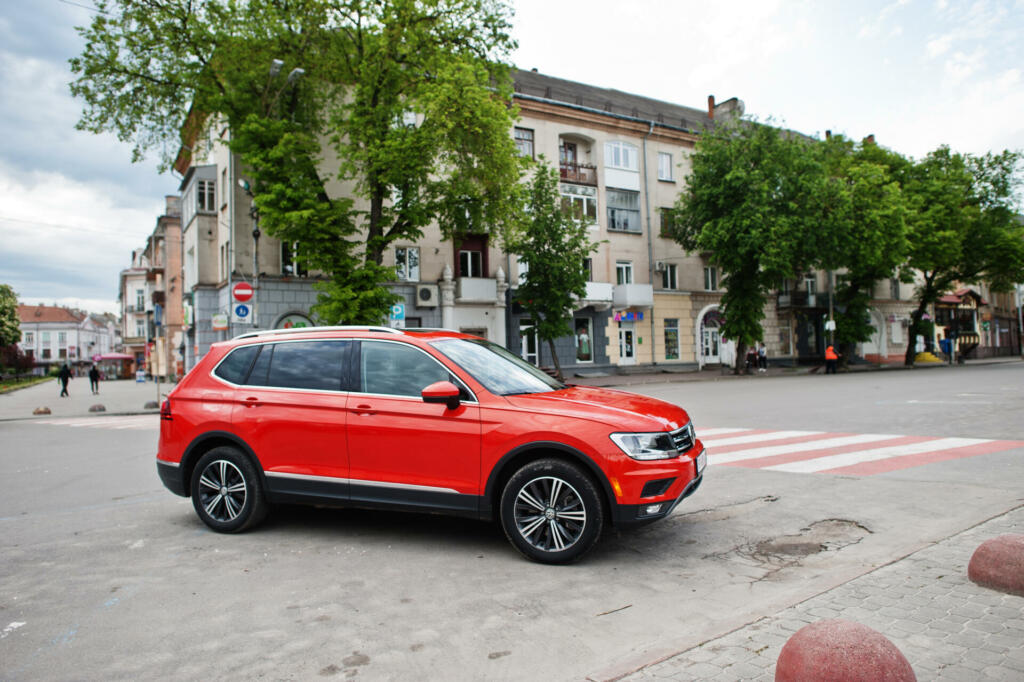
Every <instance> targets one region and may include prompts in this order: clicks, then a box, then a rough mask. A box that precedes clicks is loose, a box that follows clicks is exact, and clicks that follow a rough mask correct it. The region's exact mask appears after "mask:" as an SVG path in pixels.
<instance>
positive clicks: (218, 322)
mask: <svg viewBox="0 0 1024 682" xmlns="http://www.w3.org/2000/svg"><path fill="white" fill-rule="evenodd" d="M210 324H211V325H213V331H215V332H221V331H226V330H227V328H228V316H227V314H225V313H217V314H215V315H214V316H213V317H211V318H210Z"/></svg>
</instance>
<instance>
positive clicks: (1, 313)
mask: <svg viewBox="0 0 1024 682" xmlns="http://www.w3.org/2000/svg"><path fill="white" fill-rule="evenodd" d="M19 341H21V320H20V319H19V318H18V295H17V294H15V293H14V289H13V288H11V285H9V284H0V346H9V345H13V344H15V343H18V342H19Z"/></svg>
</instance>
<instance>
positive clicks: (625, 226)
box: [607, 189, 641, 232]
mask: <svg viewBox="0 0 1024 682" xmlns="http://www.w3.org/2000/svg"><path fill="white" fill-rule="evenodd" d="M607 197H608V229H609V230H619V231H622V232H640V231H641V229H640V192H630V191H627V190H621V189H609V190H607Z"/></svg>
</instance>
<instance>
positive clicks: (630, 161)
mask: <svg viewBox="0 0 1024 682" xmlns="http://www.w3.org/2000/svg"><path fill="white" fill-rule="evenodd" d="M639 159H640V157H639V155H638V154H637V149H636V147H635V146H634V145H631V144H629V143H628V142H605V143H604V165H605V166H606V167H608V168H618V169H619V170H628V171H639V170H640V162H639Z"/></svg>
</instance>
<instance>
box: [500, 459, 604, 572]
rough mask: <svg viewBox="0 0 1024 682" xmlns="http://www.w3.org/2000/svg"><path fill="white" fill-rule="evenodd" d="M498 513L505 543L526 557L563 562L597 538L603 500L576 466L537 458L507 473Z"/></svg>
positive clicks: (586, 550) (575, 555) (602, 519)
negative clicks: (509, 473) (507, 476)
mask: <svg viewBox="0 0 1024 682" xmlns="http://www.w3.org/2000/svg"><path fill="white" fill-rule="evenodd" d="M500 516H501V526H502V528H503V529H504V530H505V535H506V536H507V537H508V539H509V542H511V543H512V545H513V546H514V547H515V548H516V549H518V550H519V551H520V552H521V553H522V554H523V555H524V556H525V557H526V558H528V559H532V560H533V561H538V562H540V563H544V564H568V563H571V562H573V561H576V560H578V559H579V558H580V557H582V556H583V555H584V554H586V553H587V552H588V551H590V549H591V548H592V547H593V546H594V544H595V543H596V542H597V539H598V538H599V537H601V529H602V527H603V525H604V504H603V501H602V499H601V493H600V492H599V491H598V489H597V487H596V486H595V485H594V482H593V480H591V478H590V477H589V476H588V475H587V474H586V473H585V472H584V471H583V470H582V469H581V468H580V467H579V466H577V465H575V464H573V463H571V462H567V461H565V460H561V459H540V460H537V461H534V462H530V463H529V464H526V465H524V466H523V467H521V468H520V469H519V470H518V471H516V472H515V473H514V474H512V477H511V478H510V479H509V480H508V483H506V484H505V489H504V490H503V491H502V494H501V507H500Z"/></svg>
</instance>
